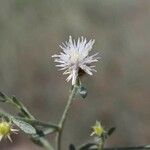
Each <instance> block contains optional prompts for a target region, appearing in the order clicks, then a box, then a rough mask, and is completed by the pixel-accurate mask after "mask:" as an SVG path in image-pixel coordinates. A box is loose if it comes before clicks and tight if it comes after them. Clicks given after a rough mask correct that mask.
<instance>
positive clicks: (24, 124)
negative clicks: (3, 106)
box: [12, 118, 36, 134]
mask: <svg viewBox="0 0 150 150" xmlns="http://www.w3.org/2000/svg"><path fill="white" fill-rule="evenodd" d="M12 121H13V123H14V124H15V125H16V126H18V127H19V128H20V129H21V130H22V131H24V132H25V133H27V134H36V130H35V128H34V127H33V126H31V125H30V124H29V123H27V122H25V121H22V120H18V119H15V118H12Z"/></svg>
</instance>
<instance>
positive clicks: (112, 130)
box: [107, 127, 116, 136]
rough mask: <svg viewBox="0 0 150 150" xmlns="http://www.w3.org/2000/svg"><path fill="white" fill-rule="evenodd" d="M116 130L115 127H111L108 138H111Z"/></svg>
mask: <svg viewBox="0 0 150 150" xmlns="http://www.w3.org/2000/svg"><path fill="white" fill-rule="evenodd" d="M115 130H116V128H115V127H112V128H110V129H109V130H108V133H107V134H108V136H111V135H112V134H113V133H114V131H115Z"/></svg>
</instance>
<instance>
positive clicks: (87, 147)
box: [79, 143, 97, 150]
mask: <svg viewBox="0 0 150 150" xmlns="http://www.w3.org/2000/svg"><path fill="white" fill-rule="evenodd" d="M79 150H97V145H96V144H95V143H87V144H84V145H82V146H80V148H79Z"/></svg>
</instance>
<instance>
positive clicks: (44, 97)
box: [0, 0, 150, 150]
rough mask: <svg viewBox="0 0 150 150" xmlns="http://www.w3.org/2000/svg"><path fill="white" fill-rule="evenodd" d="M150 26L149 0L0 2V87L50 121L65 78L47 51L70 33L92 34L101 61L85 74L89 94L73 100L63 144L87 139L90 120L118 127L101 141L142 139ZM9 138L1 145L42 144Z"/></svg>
mask: <svg viewBox="0 0 150 150" xmlns="http://www.w3.org/2000/svg"><path fill="white" fill-rule="evenodd" d="M149 28H150V1H148V0H42V1H41V0H1V1H0V90H1V91H3V92H5V93H7V94H8V95H16V96H17V97H18V98H20V99H21V100H22V101H23V102H24V103H25V104H26V105H27V107H28V108H29V109H30V110H31V112H32V113H33V114H34V115H35V116H36V117H37V118H38V119H41V120H43V121H49V120H51V121H53V122H55V123H56V122H57V121H58V120H59V118H60V116H61V113H62V111H63V108H64V106H65V102H66V98H67V96H68V89H69V87H70V83H66V82H65V79H66V77H65V76H63V75H62V74H61V72H58V71H57V68H55V66H54V65H55V64H54V62H53V59H52V58H51V55H52V54H55V53H58V52H59V51H60V48H59V47H58V44H61V42H63V41H65V40H68V37H69V35H72V36H73V37H75V38H77V37H78V36H85V37H87V38H88V39H91V38H94V39H95V40H96V43H95V45H94V51H95V52H97V51H99V52H101V55H102V59H101V61H100V62H99V63H97V70H98V72H97V73H96V74H94V76H92V77H91V76H87V77H85V78H84V81H83V82H84V85H85V86H86V87H87V88H88V96H87V98H86V100H82V99H81V98H80V97H78V98H77V99H78V100H77V101H75V102H74V106H73V108H72V111H71V114H70V116H69V119H68V121H67V124H66V128H65V131H66V132H65V134H64V140H63V142H64V146H63V149H64V150H66V149H67V147H68V144H69V143H75V144H76V145H80V144H82V143H83V142H86V141H91V140H92V138H91V137H90V136H89V135H90V132H91V130H90V127H91V126H92V125H93V124H94V123H95V120H100V121H101V122H102V124H103V125H104V126H105V127H106V128H109V127H111V126H116V127H117V130H116V132H115V133H114V134H113V136H112V137H111V138H110V139H109V140H108V141H107V144H106V145H107V146H132V145H142V144H146V143H149V142H150V129H149V127H150V110H149V108H150V92H149V89H150V79H149V78H150V69H149V66H150V29H149ZM80 99H81V100H80ZM0 105H1V107H3V108H5V109H6V110H8V111H10V107H7V106H6V105H4V104H0ZM53 136H54V135H52V136H50V137H49V140H50V141H53V140H52V139H53ZM12 138H13V141H14V142H13V144H11V143H10V142H9V141H7V140H3V141H2V142H1V143H0V149H1V150H20V149H21V150H27V149H30V150H40V149H41V148H38V147H37V146H35V145H34V144H32V142H30V140H29V139H28V137H27V136H25V135H23V134H21V133H20V134H19V135H17V136H12Z"/></svg>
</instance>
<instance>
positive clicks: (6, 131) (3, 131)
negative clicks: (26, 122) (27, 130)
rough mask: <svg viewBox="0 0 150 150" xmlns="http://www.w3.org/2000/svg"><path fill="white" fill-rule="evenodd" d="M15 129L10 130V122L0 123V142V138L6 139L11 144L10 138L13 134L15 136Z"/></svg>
mask: <svg viewBox="0 0 150 150" xmlns="http://www.w3.org/2000/svg"><path fill="white" fill-rule="evenodd" d="M17 131H18V130H17V129H13V128H12V124H11V123H10V122H6V121H2V122H1V123H0V141H1V140H2V138H3V137H4V138H5V137H7V138H8V139H9V140H10V141H11V142H12V139H11V137H10V134H11V133H15V134H17Z"/></svg>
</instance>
